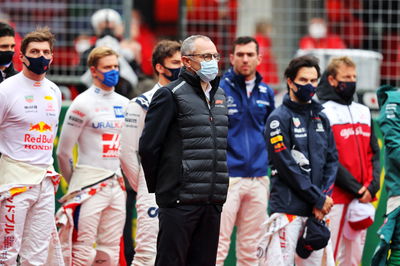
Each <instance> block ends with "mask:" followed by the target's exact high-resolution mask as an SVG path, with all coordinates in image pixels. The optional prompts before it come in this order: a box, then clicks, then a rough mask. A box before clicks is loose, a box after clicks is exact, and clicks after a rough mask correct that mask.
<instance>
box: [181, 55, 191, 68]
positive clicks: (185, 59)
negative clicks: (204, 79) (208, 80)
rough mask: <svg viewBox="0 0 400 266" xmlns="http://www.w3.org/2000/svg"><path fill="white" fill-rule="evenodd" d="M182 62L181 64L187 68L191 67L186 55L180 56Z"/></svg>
mask: <svg viewBox="0 0 400 266" xmlns="http://www.w3.org/2000/svg"><path fill="white" fill-rule="evenodd" d="M182 63H183V66H185V67H187V68H191V66H190V59H189V58H188V57H187V56H182Z"/></svg>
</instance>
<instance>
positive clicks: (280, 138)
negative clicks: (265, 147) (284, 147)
mask: <svg viewBox="0 0 400 266" xmlns="http://www.w3.org/2000/svg"><path fill="white" fill-rule="evenodd" d="M270 141H271V144H275V143H277V142H279V141H283V136H282V135H278V136H275V137H273V138H271V139H270Z"/></svg>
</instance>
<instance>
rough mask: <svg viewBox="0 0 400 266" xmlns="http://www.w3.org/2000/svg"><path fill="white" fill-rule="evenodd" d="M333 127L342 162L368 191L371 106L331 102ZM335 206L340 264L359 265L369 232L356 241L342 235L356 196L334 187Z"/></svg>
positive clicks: (328, 106)
mask: <svg viewBox="0 0 400 266" xmlns="http://www.w3.org/2000/svg"><path fill="white" fill-rule="evenodd" d="M323 106H324V108H325V109H324V110H323V112H324V113H326V115H327V117H328V118H329V122H330V124H331V127H332V131H333V134H334V137H335V142H336V147H337V150H338V154H339V162H340V163H341V164H342V165H343V166H344V167H345V168H346V169H347V170H348V171H349V172H350V173H351V174H352V176H354V178H355V179H357V181H358V182H359V183H361V184H362V185H363V186H365V187H366V188H368V187H369V185H370V184H371V182H372V181H373V165H372V156H373V152H372V150H371V146H370V143H371V113H370V111H369V109H368V107H366V106H364V105H362V104H359V103H356V102H352V103H351V104H350V105H343V104H339V103H337V102H335V101H328V102H326V103H324V104H323ZM332 198H333V201H334V202H335V205H333V207H332V209H331V211H330V213H329V214H328V217H329V219H330V220H331V226H330V230H331V239H332V244H333V249H334V254H335V260H336V263H337V264H338V265H359V264H360V262H361V258H362V253H363V249H364V245H365V237H366V234H367V229H364V230H361V231H360V233H359V234H358V235H357V237H356V238H355V239H354V240H349V239H346V237H344V235H343V225H344V223H345V222H346V221H345V216H346V211H347V208H348V206H349V204H350V202H351V201H352V200H353V199H354V198H355V196H354V195H353V194H351V193H349V192H347V191H346V190H344V189H342V188H341V187H339V186H337V185H335V187H334V189H333V194H332Z"/></svg>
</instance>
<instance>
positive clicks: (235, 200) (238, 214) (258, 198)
mask: <svg viewBox="0 0 400 266" xmlns="http://www.w3.org/2000/svg"><path fill="white" fill-rule="evenodd" d="M268 194H269V179H268V177H267V176H264V177H231V178H230V179H229V190H228V195H227V200H226V202H225V204H224V207H223V212H222V215H221V229H220V234H219V243H218V256H217V263H216V265H218V266H219V265H224V260H225V258H226V256H227V254H228V252H229V247H230V240H231V235H232V231H233V227H234V226H235V225H236V226H237V237H236V257H237V263H238V265H254V264H257V261H258V258H257V246H256V245H254V242H255V241H257V242H258V241H259V240H260V239H261V237H262V236H263V235H264V233H265V232H264V229H265V228H264V226H261V225H262V224H263V223H264V222H265V220H266V219H267V217H268V216H267V211H266V210H267V206H268ZM256 244H258V243H256Z"/></svg>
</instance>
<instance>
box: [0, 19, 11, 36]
mask: <svg viewBox="0 0 400 266" xmlns="http://www.w3.org/2000/svg"><path fill="white" fill-rule="evenodd" d="M6 36H11V37H15V31H14V29H13V28H12V27H11V26H10V25H8V24H7V23H3V22H0V37H6Z"/></svg>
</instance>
